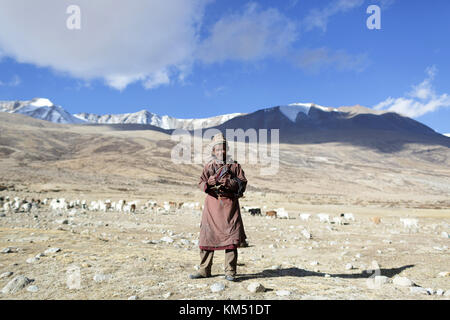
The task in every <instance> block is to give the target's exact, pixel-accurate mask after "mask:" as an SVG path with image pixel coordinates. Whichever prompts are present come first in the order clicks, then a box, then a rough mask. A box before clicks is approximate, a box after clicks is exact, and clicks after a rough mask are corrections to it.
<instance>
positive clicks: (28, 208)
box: [21, 202, 32, 213]
mask: <svg viewBox="0 0 450 320" xmlns="http://www.w3.org/2000/svg"><path fill="white" fill-rule="evenodd" d="M31 206H32V205H31V203H30V202H26V203H24V204H22V207H21V208H22V210H23V211H24V212H27V213H28V212H30V211H31Z"/></svg>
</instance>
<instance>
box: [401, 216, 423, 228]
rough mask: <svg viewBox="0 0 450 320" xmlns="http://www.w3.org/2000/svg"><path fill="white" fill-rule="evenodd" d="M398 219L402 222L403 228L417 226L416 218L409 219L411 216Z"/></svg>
mask: <svg viewBox="0 0 450 320" xmlns="http://www.w3.org/2000/svg"><path fill="white" fill-rule="evenodd" d="M400 221H401V222H402V223H403V227H405V228H411V227H415V228H418V227H419V225H418V222H419V220H418V219H411V218H404V219H400Z"/></svg>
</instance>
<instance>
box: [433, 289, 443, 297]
mask: <svg viewBox="0 0 450 320" xmlns="http://www.w3.org/2000/svg"><path fill="white" fill-rule="evenodd" d="M435 294H436V295H437V296H442V295H444V290H442V289H437V290H436V292H435Z"/></svg>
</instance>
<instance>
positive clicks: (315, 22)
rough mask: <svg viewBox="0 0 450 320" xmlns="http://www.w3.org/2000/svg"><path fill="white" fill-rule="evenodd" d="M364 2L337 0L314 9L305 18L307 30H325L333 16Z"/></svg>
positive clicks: (359, 0)
mask: <svg viewBox="0 0 450 320" xmlns="http://www.w3.org/2000/svg"><path fill="white" fill-rule="evenodd" d="M363 3H364V0H335V1H333V2H331V3H330V4H328V5H327V6H326V7H324V8H322V9H312V10H311V11H310V12H309V14H308V16H307V17H306V18H305V19H304V22H303V24H304V27H305V29H306V30H307V31H310V30H312V29H314V28H319V29H322V31H323V32H325V31H326V30H327V26H328V20H329V18H330V17H331V16H334V15H336V14H338V13H341V12H347V11H349V10H351V9H353V8H356V7H360V6H361V5H362V4H363Z"/></svg>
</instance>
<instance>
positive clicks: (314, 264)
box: [309, 261, 319, 266]
mask: <svg viewBox="0 0 450 320" xmlns="http://www.w3.org/2000/svg"><path fill="white" fill-rule="evenodd" d="M309 265H311V266H317V265H319V262H317V261H311V263H310V264H309Z"/></svg>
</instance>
